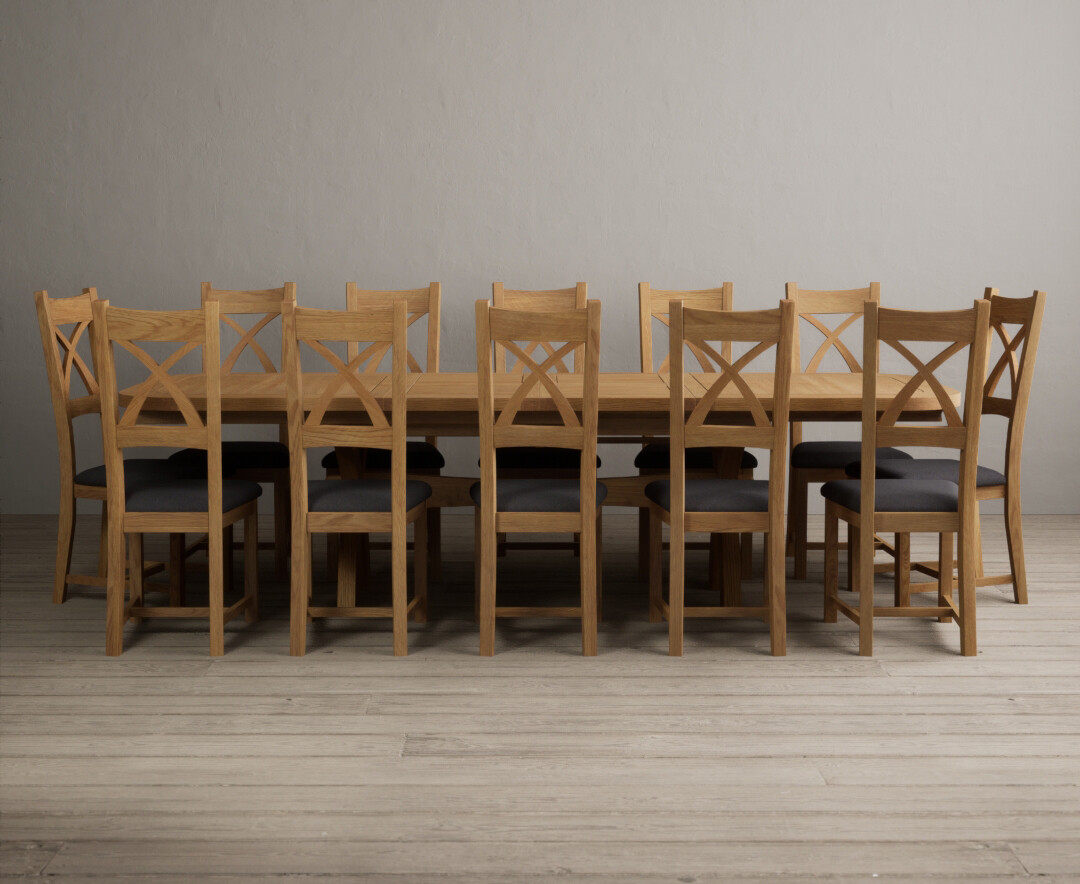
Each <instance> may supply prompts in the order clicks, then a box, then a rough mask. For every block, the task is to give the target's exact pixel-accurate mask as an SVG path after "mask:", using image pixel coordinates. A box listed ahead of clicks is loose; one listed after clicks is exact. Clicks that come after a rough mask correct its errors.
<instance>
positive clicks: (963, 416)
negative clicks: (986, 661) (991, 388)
mask: <svg viewBox="0 0 1080 884" xmlns="http://www.w3.org/2000/svg"><path fill="white" fill-rule="evenodd" d="M989 316H990V305H989V303H988V302H987V301H985V300H982V301H976V302H975V305H974V307H972V308H971V309H970V310H954V311H925V312H924V311H920V312H916V311H909V310H890V309H887V308H882V307H878V305H877V304H876V303H874V302H870V303H868V304H867V305H866V313H865V317H864V320H863V322H864V326H863V364H864V365H875V366H876V365H877V364H878V354H879V349H880V346H881V345H882V344H885V345H887V346H889V347H890V348H891V349H892V350H894V351H895V352H896V353H899V354H900V355H901V356H903V357H904V358H905V359H906V360H907V361H908V362H909V363H910V365H911V366H912V367H913V368H914V369H915V372H916V374H915V375H914V376H913V377H912V378H911V380H910V381H909V382H908V383H907V384H905V385H904V387H903V389H902V390H901V391H900V392H899V393H898V394H897V395H896V397H895V398H894V399H893V401H892V402H890V403H889V404H888V405H886V407H885V408H884V409H880V410H879V408H878V396H877V389H876V385H877V374H876V373H874V372H870V371H868V372H864V373H863V420H862V459H861V465H860V477H859V483H860V487H859V492H860V500H859V510H860V511H859V512H854V511H852V510H850V509H848V508H846V507H843V506H840V505H839V504H837V503H835V502H834V501H832V500H826V502H825V531H826V535H825V536H826V538H827V540H826V549H825V556H826V567H825V574H826V582H825V620H826V621H827V622H835V620H836V614H837V611H841V612H843V613H844V614H845V615H846V616H847V617H848V618H849V619H851V620H853V621H854V622H856V623H857V624H858V625H859V654H860V655H862V656H870V655H872V654H873V649H874V645H873V636H874V633H873V628H874V617H876V616H925V617H936V618H942V617H944V618H953V619H954V620H955V621H956V623H957V624H958V626H959V627H960V653H961V654H963V655H964V656H965V657H967V656H974V655H975V654H976V653H977V648H976V639H975V546H976V543H977V540H978V527H977V522H976V514H977V513H978V502H977V501H976V499H975V470H976V465H977V463H978V461H977V458H978V443H979V423H980V416H981V413H982V409H981V406H982V402H981V399H982V397H981V395H980V390H981V389H982V385H983V379H984V378H985V376H986V360H987V344H988V329H989V324H988V323H989ZM913 343H940V344H943V345H944V346H943V347H942V349H941V350H940V351H939V352H938V353H937V355H935V356H934V357H933V358H931V359H928V360H926V361H924V360H923V359H921V358H920V357H919V356H917V355H916V354H915V353H914V352H913V351H912V350H911V349H910V347H909V345H911V344H913ZM965 351H966V356H967V365H966V378H967V382H966V385H965V394H964V404H963V413H961V411H960V410H959V409H958V408H957V406H956V405H955V404H954V403H953V402H952V399H951V397H950V396H949V395H948V393H947V391H946V390H945V388H944V386H943V385H942V384H941V382H940V381H939V380H938V378H937V372H938V371H939V370H940V369H941V367H942V365H944V364H946V363H947V362H948V361H949V360H950V359H952V358H953V357H954V356H956V355H957V354H959V353H964V352H965ZM921 384H925V385H926V386H928V387H930V388H931V389H932V390H933V391H934V392H935V394H936V395H937V396H938V399H939V401H940V403H941V408H942V411H943V413H944V415H945V425H944V426H934V425H919V426H897V421H899V420H901V419H902V414H903V411H904V409H905V407H906V406H907V403H908V397H909V396H910V395H911V394H912V392H913V391H914V390H915V389H916V388H917V387H918V386H919V385H921ZM899 440H903V441H902V443H899V444H904V445H912V446H927V447H939V448H955V449H957V450H958V452H959V455H960V484H959V505H958V507H957V511H956V512H955V513H940V512H881V511H875V506H874V501H875V483H876V478H875V470H876V466H877V456H876V454H877V449H878V448H880V447H882V446H889V445H895V444H898V442H899ZM840 519H843V520H844V521H845V522H847V523H848V524H849V525H853V526H857V528H858V531H857V534H856V535H855V537H853V538H852V541H851V544H850V548H849V556H852V557H857V558H858V562H859V567H858V570H857V574H856V575H855V577H854V579H856V580H857V584H856V585H855V587H853V588H854V589H856V591H857V593H858V604H857V607H856V606H853V605H849V604H847V603H846V602H842V601H841V600H840V599H839V597H838V595H837V589H838V586H837V567H836V557H837V547H838V544H837V534H838V532H837V527H838V520H840ZM879 531H892V532H895V533H897V534H903V533H910V532H913V531H928V532H932V533H936V534H943V535H949V534H953V533H955V534H956V535H957V540H958V544H959V547H958V548H959V555H958V562H959V566H960V570H959V595H960V598H959V606H957V605H955V604H954V603H953V601H952V598H951V592H948V591H947V585H946V581H940V585H939V588H938V604H937V605H935V606H920V607H911V608H906V607H905V608H901V609H899V610H903V611H904V612H905V613H903V614H900V615H897V614H895V613H892V612H893V611H895V610H898V609H896V608H882V607H875V605H874V568H873V560H874V537H875V535H876V534H877V532H879ZM946 547H948V548H949V549H950V551H951V541H948V542H946V541H944V540H943V541H942V543H941V549H942V552H943V554H944V550H945V549H946ZM945 570H946V572H947V573H948V575H949V576H950V578H951V575H952V568H951V566H950V567H948V568H947V569H945ZM897 595H898V596H899V595H900V593H899V592H898V593H897ZM898 600H901V601H902V599H898ZM886 612H888V613H886Z"/></svg>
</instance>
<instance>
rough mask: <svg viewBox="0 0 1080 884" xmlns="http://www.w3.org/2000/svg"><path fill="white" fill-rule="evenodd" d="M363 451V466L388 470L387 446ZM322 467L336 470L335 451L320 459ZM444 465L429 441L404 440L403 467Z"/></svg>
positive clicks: (424, 468)
mask: <svg viewBox="0 0 1080 884" xmlns="http://www.w3.org/2000/svg"><path fill="white" fill-rule="evenodd" d="M359 450H361V451H363V452H364V468H365V469H366V470H369V471H371V472H373V473H388V472H390V449H389V448H362V449H359ZM322 465H323V468H324V469H327V470H336V469H337V468H338V456H337V451H336V450H335V451H331V452H329V453H328V454H326V455H325V456H324V457H323V459H322ZM444 466H446V458H444V457H443V456H442V452H441V451H439V449H438V448H436V447H435V446H434V445H432V444H431V443H430V442H424V441H423V440H421V439H416V440H412V441H406V443H405V469H407V470H441V469H442V468H443V467H444Z"/></svg>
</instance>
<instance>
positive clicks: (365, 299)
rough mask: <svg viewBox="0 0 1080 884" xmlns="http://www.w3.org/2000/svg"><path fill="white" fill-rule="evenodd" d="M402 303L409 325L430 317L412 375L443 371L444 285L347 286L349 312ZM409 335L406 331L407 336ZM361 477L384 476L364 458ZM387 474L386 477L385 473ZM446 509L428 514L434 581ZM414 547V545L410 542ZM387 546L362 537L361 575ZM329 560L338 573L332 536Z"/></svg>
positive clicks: (334, 473)
mask: <svg viewBox="0 0 1080 884" xmlns="http://www.w3.org/2000/svg"><path fill="white" fill-rule="evenodd" d="M398 300H404V301H405V303H406V304H407V305H408V308H407V309H408V317H407V326H409V327H411V326H412V325H413V324H414V323H415V322H417V321H418V320H419V319H420V318H422V317H424V316H426V317H427V334H426V341H425V348H424V362H423V364H422V365H421V363H420V361H419V360H418V359H417V358H416V357H415V356H414V355H413V352H412V351H411V350H409V351H407V358H408V366H409V371H410V372H425V373H426V372H431V373H438V371H439V337H440V329H441V316H442V313H441V307H442V283H439V282H432V283H429V284H428V285H427V287H425V288H418V289H361V288H359V287H358V286H357V284H356V283H355V282H349V283H346V284H345V309H346V310H351V311H356V310H360V309H363V308H364V307H368V306H380V305H382V306H388V305H392V304H393V303H394V302H396V301H398ZM407 334H408V332H407V331H406V335H407ZM358 352H359V351H358V349H357V346H356V342H351V343H350V344H349V350H348V355H349V358H350V359H352V358H354V357H355V356H356V355H357V354H358ZM385 352H386V351H380V352H377V353H373V354H372V359H371V361H369V362H368V363H367V368H366V370H369V371H375V370H377V368H378V365H379V362H380V361H381V360H382V357H383V356H384V355H385ZM424 441H425V442H427V443H429V444H431V445H437V444H438V441H439V440H438V438H437V437H436V436H427V437H425V439H424ZM346 457H348V455H343V453H342V452H341V451H338V469H336V470H334V469H328V470H327V471H326V477H327V478H328V479H329V478H335V477H338V476H340V475H341V464H342V461H343V460H344V459H345V458H346ZM358 466H359V470H360V473H359V474H360V475H365V476H375V475H380V474H379V473H376V472H374V471H371V470H369V469H368V468H367V464H366V463H365V462H364V459H363V457H361V459H360V461H359V464H358ZM346 470H347V471H349V472H350V473H351V471H352V468H351V467H346ZM440 473H441V470H438V469H434V470H429V469H412V470H410V471H409V475H414V476H418V477H421V478H423V477H425V476H438V475H440ZM383 475H385V474H383ZM441 513H442V510H441V509H440V508H438V507H432V506H429V507H428V511H427V522H428V524H427V541H428V577H429V578H430V579H431V580H439V579H440V578H441V577H442V520H441ZM410 546H411V543H410ZM389 548H390V547H389V544H387V543H372V542H371V541H369V540H368V536H367V535H366V534H365V535H362V536H361V537H360V540H359V543H358V547H357V550H358V556H359V558H358V562H357V564H356V565H355V566H347V567H354V568H355V570H356V571H357V573H358V574H363V575H366V574H368V573H369V571H370V560H369V550H370V549H389ZM327 561H328V564H329V566H330V570H331V572H332V573H333V572H336V570H337V562H338V544H337V542H336V538H335V537H334V535H332V534H328V535H327Z"/></svg>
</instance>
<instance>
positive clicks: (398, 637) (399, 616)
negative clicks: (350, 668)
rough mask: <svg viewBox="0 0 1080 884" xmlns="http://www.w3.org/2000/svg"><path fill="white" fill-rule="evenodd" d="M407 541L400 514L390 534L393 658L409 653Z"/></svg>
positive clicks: (402, 516) (403, 521)
mask: <svg viewBox="0 0 1080 884" xmlns="http://www.w3.org/2000/svg"><path fill="white" fill-rule="evenodd" d="M408 547H409V541H408V537H407V536H406V534H405V518H404V514H401V516H400V517H399V518H395V519H394V528H393V530H392V531H391V533H390V559H391V564H390V566H391V575H390V581H391V591H392V593H393V609H394V656H395V657H404V656H406V655H407V654H408V653H409V619H408V608H409V573H408V566H409V562H408Z"/></svg>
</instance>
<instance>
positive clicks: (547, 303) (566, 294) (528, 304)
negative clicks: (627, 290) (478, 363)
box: [491, 282, 601, 556]
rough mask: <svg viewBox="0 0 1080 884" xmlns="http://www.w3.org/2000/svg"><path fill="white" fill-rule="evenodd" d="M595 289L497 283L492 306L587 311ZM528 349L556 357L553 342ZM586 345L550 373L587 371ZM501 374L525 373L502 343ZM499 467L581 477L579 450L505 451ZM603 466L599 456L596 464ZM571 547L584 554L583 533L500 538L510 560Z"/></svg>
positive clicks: (498, 351) (498, 354) (514, 474)
mask: <svg viewBox="0 0 1080 884" xmlns="http://www.w3.org/2000/svg"><path fill="white" fill-rule="evenodd" d="M588 300H589V287H588V285H587V284H586V283H584V282H579V283H578V284H577V285H575V286H572V287H570V288H564V289H533V290H529V289H508V288H506V287H505V286H504V285H503V284H502V283H501V282H494V283H492V284H491V305H492V306H493V307H499V308H505V309H509V310H529V311H533V312H541V313H548V312H552V311H563V310H583V309H585V306H586V305H587V304H588ZM523 349H524V351H525V353H526V354H527V355H529V356H530V357H531V356H533V355H534V354H536V353H537V352H538V351H539V352H540V353H541V354H543V355H546V356H550V355H551V354H552V352H554V351H553V349H552V346H551V344H550V342H546V341H525V342H523ZM583 354H584V348H583V347H574V348H573V350H572V352H570V353H567V354H566V355H565V356H563V358H561V359H556V360H550V362H551V366H550V371H551V372H553V373H555V374H562V373H578V374H580V373H581V372H582V371H583V370H584V362H583V359H584V357H583ZM493 356H494V360H495V363H494V364H495V373H496V374H504V373H512V372H521V371H522V363H521V361H520V360H519V359H518V358H517V357H516V356H514V355H513V354H511V353H509V352H507V350H506V348H505V347H503V346H502V345H500V344H495V345H494V348H493ZM495 465H496V467H497V468H498V470H499V473H500V474H501V475H502V476H504V477H505V478H508V479H515V478H516V479H529V478H534V477H547V478H563V479H573V478H575V477H576V476H577V471H578V456H577V453H576V452H574V451H569V450H567V449H563V448H555V447H538V446H535V445H513V446H508V447H505V448H499V449H498V450H497V451H496V452H495ZM600 465H601V463H600V458H599V456H597V458H596V466H597V468H599V467H600ZM540 548H547V549H556V550H557V549H569V550H573V552H574V554H575V555H580V552H581V542H580V538H579V537H577V535H575V536H574V539H573V541H571V542H562V541H520V542H512V541H508V540H507V539H506V538H505V537H500V538H499V555H500V556H505V555H506V552H507V550H510V549H540Z"/></svg>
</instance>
